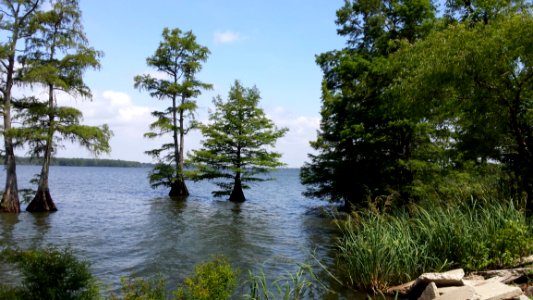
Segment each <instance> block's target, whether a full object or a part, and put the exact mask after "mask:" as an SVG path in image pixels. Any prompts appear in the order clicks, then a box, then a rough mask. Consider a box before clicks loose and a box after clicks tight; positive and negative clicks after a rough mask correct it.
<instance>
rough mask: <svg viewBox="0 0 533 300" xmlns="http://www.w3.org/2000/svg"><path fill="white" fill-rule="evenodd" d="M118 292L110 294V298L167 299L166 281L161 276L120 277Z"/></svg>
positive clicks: (128, 299)
mask: <svg viewBox="0 0 533 300" xmlns="http://www.w3.org/2000/svg"><path fill="white" fill-rule="evenodd" d="M120 283H121V285H122V286H121V288H120V294H119V295H115V294H111V296H110V299H111V300H118V299H123V300H165V299H168V298H169V297H168V292H167V288H166V281H165V279H164V278H163V277H162V276H157V277H155V278H151V279H144V278H133V279H130V278H126V277H123V278H121V279H120Z"/></svg>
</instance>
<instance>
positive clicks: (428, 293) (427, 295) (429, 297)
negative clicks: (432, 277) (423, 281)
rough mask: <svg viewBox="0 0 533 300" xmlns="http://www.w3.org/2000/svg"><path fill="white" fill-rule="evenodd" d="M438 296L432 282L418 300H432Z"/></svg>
mask: <svg viewBox="0 0 533 300" xmlns="http://www.w3.org/2000/svg"><path fill="white" fill-rule="evenodd" d="M438 296H439V291H438V290H437V286H436V285H435V283H434V282H430V283H429V284H428V286H427V287H426V289H425V290H424V291H423V292H422V295H420V297H418V300H434V299H437V297H438Z"/></svg>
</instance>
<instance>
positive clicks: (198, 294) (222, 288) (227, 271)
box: [175, 257, 237, 300]
mask: <svg viewBox="0 0 533 300" xmlns="http://www.w3.org/2000/svg"><path fill="white" fill-rule="evenodd" d="M236 284H237V281H236V278H235V271H234V270H233V269H232V268H231V265H230V264H229V262H228V261H227V260H226V259H225V258H222V257H216V258H214V259H213V260H212V261H209V262H206V263H202V264H200V265H198V266H196V268H195V271H194V275H192V276H190V277H187V278H185V280H184V282H183V284H182V285H181V286H180V287H178V289H177V290H176V292H175V296H176V299H180V300H181V299H183V300H211V299H220V300H223V299H229V298H230V296H231V294H232V292H233V289H234V288H235V286H236Z"/></svg>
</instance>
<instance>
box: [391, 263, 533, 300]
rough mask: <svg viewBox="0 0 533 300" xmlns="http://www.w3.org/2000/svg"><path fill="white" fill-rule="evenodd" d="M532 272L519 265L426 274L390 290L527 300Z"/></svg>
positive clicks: (413, 295) (438, 299)
mask: <svg viewBox="0 0 533 300" xmlns="http://www.w3.org/2000/svg"><path fill="white" fill-rule="evenodd" d="M531 272H532V269H531V268H517V269H509V270H494V271H485V272H476V273H472V274H469V275H465V272H464V270H463V269H455V270H451V271H447V272H442V273H424V274H422V275H420V276H419V277H418V278H417V279H416V280H413V281H411V282H408V283H405V284H402V285H399V286H395V287H392V288H389V289H388V290H387V293H388V294H399V295H400V296H402V297H403V298H406V299H414V300H506V299H518V300H526V299H530V298H529V297H528V296H531V295H530V293H531V292H532V291H531V290H530V289H528V288H529V286H528V284H527V276H526V275H527V274H528V273H529V274H530V273H531ZM524 280H525V283H526V284H523V282H524ZM521 283H522V286H518V284H521Z"/></svg>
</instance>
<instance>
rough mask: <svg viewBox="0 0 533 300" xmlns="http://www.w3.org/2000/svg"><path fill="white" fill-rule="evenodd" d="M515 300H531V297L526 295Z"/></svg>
mask: <svg viewBox="0 0 533 300" xmlns="http://www.w3.org/2000/svg"><path fill="white" fill-rule="evenodd" d="M514 300H529V297H528V296H526V295H520V296H519V297H514Z"/></svg>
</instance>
